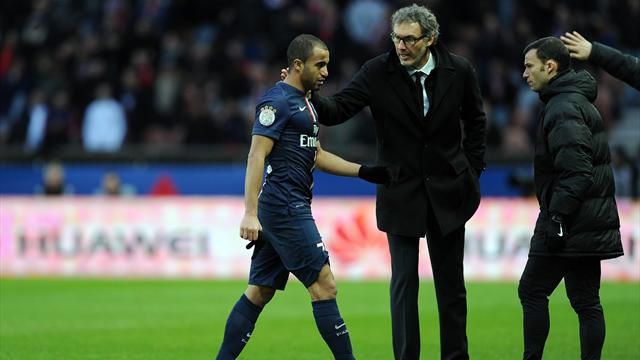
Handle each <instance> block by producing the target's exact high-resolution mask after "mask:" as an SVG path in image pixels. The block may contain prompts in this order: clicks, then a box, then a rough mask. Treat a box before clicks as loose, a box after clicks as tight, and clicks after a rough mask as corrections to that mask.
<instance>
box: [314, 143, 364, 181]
mask: <svg viewBox="0 0 640 360" xmlns="http://www.w3.org/2000/svg"><path fill="white" fill-rule="evenodd" d="M316 147H317V150H318V155H317V157H316V167H317V168H318V169H320V170H321V171H324V172H326V173H329V174H333V175H340V176H352V177H355V176H358V171H359V170H360V167H361V165H360V164H356V163H353V162H350V161H347V160H345V159H343V158H341V157H339V156H337V155H335V154H333V153H330V152H328V151H326V150H324V149H323V148H322V146H320V141H318V142H316Z"/></svg>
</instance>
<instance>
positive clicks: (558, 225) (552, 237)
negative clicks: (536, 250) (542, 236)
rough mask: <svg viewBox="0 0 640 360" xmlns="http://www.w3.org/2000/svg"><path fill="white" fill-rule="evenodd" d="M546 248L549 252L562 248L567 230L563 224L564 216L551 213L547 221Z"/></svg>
mask: <svg viewBox="0 0 640 360" xmlns="http://www.w3.org/2000/svg"><path fill="white" fill-rule="evenodd" d="M546 238H547V248H548V249H549V251H550V252H557V251H559V250H562V248H563V247H564V244H565V239H566V238H567V232H566V229H565V226H564V218H563V217H562V215H559V214H554V215H551V219H549V221H547V229H546Z"/></svg>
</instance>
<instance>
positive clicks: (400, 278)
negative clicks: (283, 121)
mask: <svg viewBox="0 0 640 360" xmlns="http://www.w3.org/2000/svg"><path fill="white" fill-rule="evenodd" d="M391 25H392V28H393V32H392V33H391V40H392V41H393V43H394V45H395V51H391V52H389V53H385V54H382V55H380V56H378V57H375V58H373V59H371V60H369V61H367V62H366V63H365V64H364V65H363V66H362V68H361V69H360V71H359V72H358V73H357V74H356V75H355V76H354V78H353V79H352V81H351V82H350V83H349V84H348V85H347V86H346V87H345V88H344V89H343V90H341V91H340V92H338V93H337V94H335V95H333V96H331V97H322V96H320V95H318V94H313V97H312V102H313V104H314V105H315V107H316V109H317V111H318V113H319V114H320V119H321V120H320V122H321V123H323V124H325V125H335V124H340V123H343V122H345V121H347V120H348V119H349V118H351V117H352V116H354V115H355V114H356V113H358V112H359V111H360V110H361V109H362V108H364V107H365V106H369V107H370V108H371V112H372V114H373V118H374V120H375V126H376V133H377V144H378V147H377V158H378V162H379V163H381V164H384V165H385V166H388V167H390V168H391V169H393V171H394V177H395V181H394V183H393V184H392V185H391V186H388V187H384V186H378V189H377V206H376V215H377V222H378V228H379V229H380V230H382V231H384V232H386V233H387V238H388V241H389V251H390V253H391V267H392V277H391V320H392V327H393V350H394V354H395V358H396V359H418V358H419V356H420V326H419V321H418V285H419V280H418V241H419V238H420V237H423V236H425V235H426V238H427V246H428V248H429V256H430V258H431V264H432V268H433V277H434V283H435V289H436V297H437V301H438V310H439V316H440V348H441V356H442V359H468V358H469V355H468V351H467V336H466V317H467V303H466V289H465V285H464V277H463V266H462V260H463V250H464V231H465V228H464V226H465V223H466V221H467V220H469V218H470V217H471V216H472V215H473V214H474V212H475V211H476V209H477V207H478V204H479V203H480V189H479V182H478V178H479V176H480V173H481V172H482V170H483V169H484V166H485V163H484V160H483V158H484V153H485V123H486V117H485V114H484V111H483V108H482V98H481V96H480V90H479V87H478V81H477V79H476V75H475V72H474V69H473V68H472V66H471V65H470V64H469V62H468V61H467V60H466V59H464V58H462V57H460V56H457V55H454V54H452V53H450V52H448V51H447V49H446V48H445V47H444V46H442V45H441V44H440V43H438V33H439V25H438V22H437V20H436V17H435V16H434V15H433V13H432V12H431V11H430V10H429V9H427V8H425V7H422V6H418V5H415V4H414V5H412V6H407V7H404V8H401V9H399V10H398V11H396V12H395V13H394V14H393V16H392V18H391Z"/></svg>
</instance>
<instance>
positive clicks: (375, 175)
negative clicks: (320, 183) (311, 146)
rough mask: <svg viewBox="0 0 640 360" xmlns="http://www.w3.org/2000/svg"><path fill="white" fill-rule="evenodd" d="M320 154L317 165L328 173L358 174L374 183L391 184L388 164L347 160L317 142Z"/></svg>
mask: <svg viewBox="0 0 640 360" xmlns="http://www.w3.org/2000/svg"><path fill="white" fill-rule="evenodd" d="M316 146H317V150H318V155H317V157H316V167H317V168H318V169H320V170H322V171H324V172H326V173H329V174H333V175H340V176H353V177H355V176H357V177H359V178H361V179H363V180H365V181H368V182H370V183H374V184H383V185H387V186H388V185H390V184H391V182H392V176H391V171H390V170H389V168H387V167H386V166H367V165H360V164H356V163H353V162H350V161H347V160H345V159H343V158H341V157H339V156H337V155H335V154H333V153H330V152H328V151H325V150H324V149H322V146H320V142H319V141H318V142H317V143H316Z"/></svg>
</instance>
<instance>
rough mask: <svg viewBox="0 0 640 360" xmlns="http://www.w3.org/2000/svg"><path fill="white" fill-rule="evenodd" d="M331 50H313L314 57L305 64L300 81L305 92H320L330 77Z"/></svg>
mask: <svg viewBox="0 0 640 360" xmlns="http://www.w3.org/2000/svg"><path fill="white" fill-rule="evenodd" d="M328 65H329V50H327V49H325V48H322V47H317V46H316V47H315V48H313V55H311V56H310V57H309V58H308V59H307V61H305V62H304V67H303V69H302V74H301V75H300V80H301V81H302V86H303V87H304V90H305V92H307V91H310V90H313V91H317V90H320V87H321V86H322V85H323V84H324V81H325V80H326V79H327V76H329V69H328V68H327V66H328Z"/></svg>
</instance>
